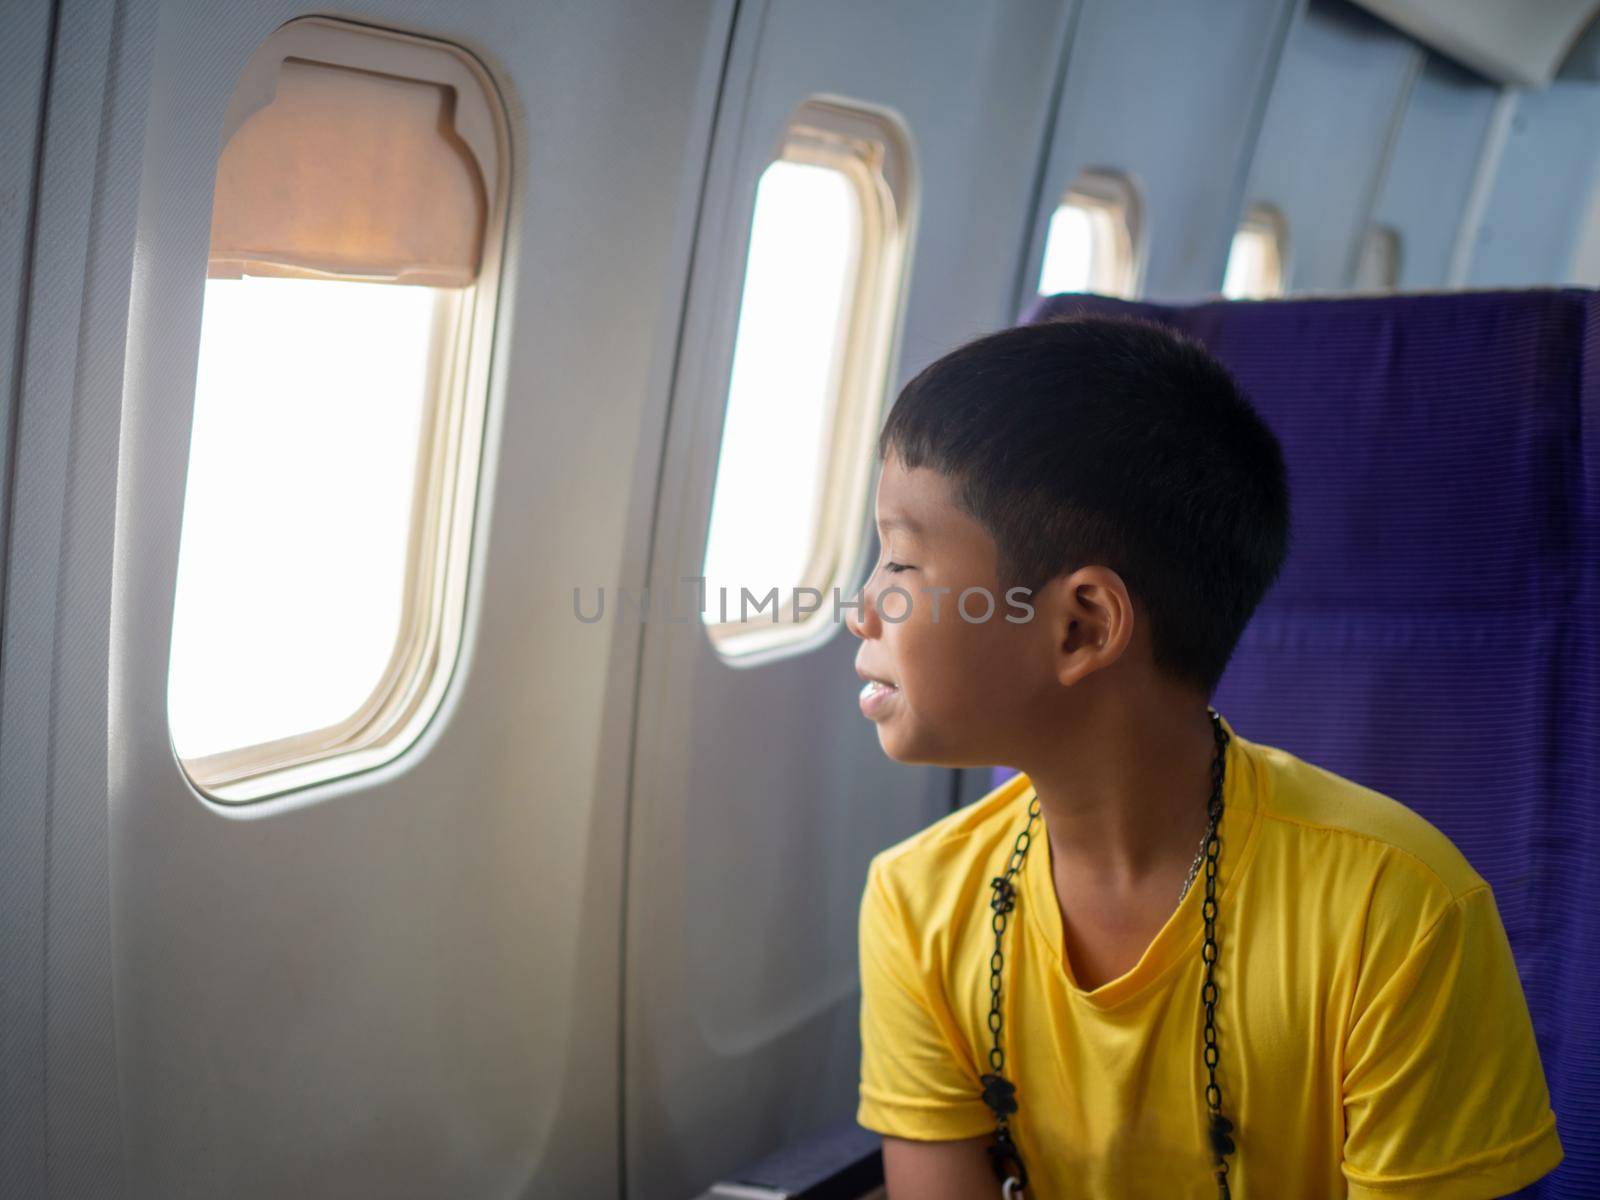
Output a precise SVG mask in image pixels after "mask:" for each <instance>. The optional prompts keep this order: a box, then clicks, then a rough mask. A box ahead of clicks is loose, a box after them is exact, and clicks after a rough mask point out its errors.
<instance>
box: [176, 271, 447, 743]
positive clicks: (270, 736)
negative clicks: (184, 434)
mask: <svg viewBox="0 0 1600 1200" xmlns="http://www.w3.org/2000/svg"><path fill="white" fill-rule="evenodd" d="M439 296H440V293H439V292H438V291H436V290H435V289H432V288H426V287H415V286H386V285H382V284H376V283H351V282H334V281H326V280H307V279H278V278H251V277H246V278H243V279H212V280H209V281H208V282H207V283H206V295H205V310H204V316H203V319H202V324H201V337H200V362H199V374H198V379H197V381H196V388H195V410H194V431H193V435H192V437H193V440H192V444H191V449H190V457H189V476H188V483H187V493H186V496H185V499H184V508H183V532H182V544H181V549H180V553H179V562H178V582H177V595H176V597H175V611H174V616H173V622H174V624H173V641H172V660H171V674H170V682H169V691H168V717H169V720H170V723H171V729H172V737H173V742H174V746H175V748H176V750H177V752H178V754H179V756H180V757H181V758H184V759H192V758H197V757H201V756H204V755H208V754H212V753H216V752H219V751H223V750H232V749H238V748H241V747H246V746H255V745H259V744H261V743H264V742H268V741H272V740H274V739H277V738H281V737H286V736H289V735H293V734H298V733H305V732H309V731H313V730H317V729H321V728H324V727H327V726H330V725H333V724H335V723H337V722H339V721H341V720H343V719H345V718H346V717H349V716H350V715H352V714H353V713H354V712H355V711H356V710H357V709H358V708H359V707H360V706H361V704H362V703H363V702H364V701H365V700H366V699H367V698H368V697H369V695H370V694H371V693H372V692H373V689H374V688H375V687H376V686H377V684H378V682H379V679H380V677H381V676H382V674H383V671H384V668H385V666H386V665H387V663H388V661H389V657H390V654H391V653H392V651H393V650H394V648H395V644H396V641H397V638H398V635H399V631H400V619H401V605H402V598H403V595H404V593H405V590H406V566H407V564H406V557H407V552H408V547H409V544H410V535H411V514H412V507H413V502H414V491H415V487H416V480H417V447H418V441H419V434H420V432H421V428H422V420H423V413H424V409H425V407H426V404H425V401H426V397H427V393H428V387H429V378H428V371H429V347H430V344H431V342H432V334H433V321H434V308H435V305H436V304H437V303H439V302H440V301H439Z"/></svg>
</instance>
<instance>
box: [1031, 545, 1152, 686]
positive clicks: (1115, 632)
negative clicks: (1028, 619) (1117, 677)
mask: <svg viewBox="0 0 1600 1200" xmlns="http://www.w3.org/2000/svg"><path fill="white" fill-rule="evenodd" d="M1041 601H1042V602H1041ZM1034 603H1035V606H1036V607H1037V608H1039V610H1040V613H1041V615H1042V616H1043V618H1044V619H1045V620H1047V621H1049V622H1050V634H1051V637H1052V639H1053V644H1054V647H1055V655H1056V663H1055V668H1056V669H1055V674H1056V678H1057V680H1059V681H1060V683H1061V684H1062V685H1063V686H1065V687H1070V686H1072V685H1073V684H1075V683H1079V682H1081V681H1082V680H1083V679H1085V678H1087V677H1088V676H1089V675H1092V674H1093V673H1094V672H1096V671H1099V670H1102V669H1104V668H1106V667H1109V666H1110V665H1111V664H1112V663H1114V662H1116V661H1117V660H1118V659H1119V658H1121V657H1122V656H1123V654H1125V653H1126V652H1127V650H1128V647H1129V646H1130V645H1131V644H1132V642H1133V632H1134V627H1135V624H1136V615H1135V612H1134V606H1133V598H1132V596H1131V595H1130V594H1129V592H1128V588H1127V585H1126V584H1124V583H1123V582H1122V577H1121V576H1120V575H1118V574H1117V573H1116V572H1115V571H1113V570H1111V569H1110V568H1109V567H1100V566H1088V567H1080V568H1079V569H1078V570H1076V571H1074V572H1073V573H1072V574H1071V575H1068V576H1063V577H1061V578H1058V579H1053V580H1051V581H1050V583H1049V584H1047V585H1046V586H1045V587H1044V588H1042V589H1041V599H1040V600H1035V602H1034Z"/></svg>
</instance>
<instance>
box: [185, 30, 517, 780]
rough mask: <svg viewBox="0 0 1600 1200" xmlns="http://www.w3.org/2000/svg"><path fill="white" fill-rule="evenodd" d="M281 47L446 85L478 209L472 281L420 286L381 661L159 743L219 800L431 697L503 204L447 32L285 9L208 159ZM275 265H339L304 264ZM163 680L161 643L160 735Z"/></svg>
mask: <svg viewBox="0 0 1600 1200" xmlns="http://www.w3.org/2000/svg"><path fill="white" fill-rule="evenodd" d="M291 57H294V58H302V59H309V60H311V61H315V62H326V63H330V64H333V65H337V66H341V67H349V68H355V69H358V70H365V71H373V72H377V73H380V74H385V75H392V76H399V77H401V78H407V79H416V80H418V81H420V82H427V83H437V84H441V85H443V86H447V87H451V88H453V89H454V90H455V113H456V120H457V129H456V132H457V134H458V136H460V137H461V138H462V140H463V141H465V142H466V143H467V144H468V145H469V147H470V148H471V149H472V151H473V153H474V157H475V159H476V165H477V168H478V170H479V172H480V176H481V181H482V183H483V185H484V193H485V198H486V201H487V210H486V214H485V221H484V230H483V242H482V250H481V254H480V258H479V265H478V272H477V276H476V279H475V282H473V283H472V284H470V285H467V286H464V287H461V288H444V287H440V288H435V289H433V290H434V292H435V307H434V320H433V341H432V344H431V347H430V353H429V367H428V378H427V391H426V394H425V397H424V400H423V416H422V428H421V429H420V430H419V431H418V447H417V464H416V475H415V482H414V484H413V490H412V507H411V517H410V535H409V537H408V541H407V549H406V572H405V579H406V588H405V592H404V593H403V595H402V596H401V609H400V624H399V632H398V634H397V636H396V641H395V646H394V648H393V650H392V651H391V654H390V657H389V660H388V663H387V664H386V666H385V668H384V670H383V671H382V673H381V674H380V676H379V678H378V681H377V683H376V684H375V685H374V687H373V689H372V691H371V692H370V693H369V694H368V696H367V699H366V700H365V701H364V702H363V703H362V704H361V705H360V706H359V707H358V708H357V709H356V711H355V712H353V713H352V714H350V716H348V717H346V718H345V719H343V720H341V721H339V722H336V723H334V724H332V725H328V726H324V727H322V728H319V729H312V730H306V731H303V732H301V733H297V734H292V735H289V736H286V737H282V738H278V739H274V740H272V741H269V742H263V743H258V744H256V745H252V746H243V747H238V748H235V749H230V750H224V751H219V752H216V753H212V754H206V755H200V756H196V757H194V758H188V759H185V758H184V757H183V756H182V755H181V754H180V753H179V751H178V749H177V746H176V744H175V743H172V744H171V750H172V753H173V758H174V760H175V761H176V762H177V763H178V765H179V767H180V769H181V770H182V771H183V773H184V775H185V777H186V778H187V779H188V780H189V782H190V783H191V784H192V785H193V786H194V787H195V788H196V789H197V790H198V791H199V792H200V793H201V794H202V795H204V796H206V797H207V798H209V799H211V800H214V801H216V802H218V803H220V804H227V805H237V804H245V803H251V802H255V801H260V800H265V799H268V798H270V797H275V796H278V795H281V794H283V793H285V792H289V791H294V790H298V789H302V788H305V787H310V786H313V785H316V784H320V783H325V782H329V781H332V780H335V779H341V778H344V777H346V776H349V775H354V774H356V773H358V772H362V771H367V770H371V769H373V768H375V767H379V766H382V765H383V764H385V763H388V762H391V761H393V760H394V759H396V758H398V757H399V756H400V755H401V754H403V753H404V752H405V750H406V749H408V748H409V747H410V746H411V745H412V744H414V743H415V742H416V740H417V738H418V737H419V736H420V735H421V733H422V731H423V729H424V728H425V727H426V726H427V724H428V723H429V722H430V721H431V720H432V719H433V717H434V715H435V714H436V713H437V711H438V709H439V706H440V703H441V701H442V700H443V696H444V692H445V689H446V688H447V687H448V685H449V682H450V679H451V677H452V675H453V673H454V669H455V666H456V664H457V662H458V659H459V656H460V649H461V642H462V639H463V636H464V632H465V630H464V623H465V615H466V613H465V609H466V598H467V595H466V594H467V574H468V567H469V560H470V557H471V544H472V529H473V524H474V521H475V516H476V509H477V492H478V481H479V477H480V475H481V471H482V465H483V464H482V452H483V443H484V432H485V421H486V417H487V412H488V392H489V371H490V360H491V357H492V352H493V327H494V320H495V312H496V307H497V301H498V293H499V288H500V277H501V269H502V265H503V263H502V256H503V250H504V239H505V227H506V222H507V214H508V209H509V197H510V170H509V165H510V134H509V129H510V122H509V119H508V116H507V113H506V109H505V104H504V100H503V98H502V96H501V94H500V91H499V89H498V88H497V87H496V85H495V83H494V80H493V78H492V77H491V76H490V74H489V72H488V70H487V68H486V67H484V65H483V64H482V63H481V62H480V61H479V60H478V59H476V58H475V57H474V56H473V55H472V54H471V53H470V51H468V50H466V49H465V48H463V47H461V46H458V45H455V44H453V43H450V42H446V41H442V40H439V39H435V38H428V37H422V36H419V35H416V34H411V33H404V32H401V31H398V30H391V29H386V28H380V27H377V26H370V25H365V24H358V23H356V22H351V21H344V20H337V19H334V18H329V17H320V16H317V17H302V18H297V19H295V20H292V21H289V22H287V23H285V24H284V25H282V26H280V27H279V28H278V29H277V30H275V31H274V32H273V33H272V34H271V35H269V36H268V37H267V38H266V39H265V40H264V41H263V42H262V44H261V45H260V46H259V47H258V48H257V50H256V51H255V53H254V54H253V55H252V56H251V58H250V60H249V62H248V63H247V64H246V66H245V68H244V70H243V71H242V72H241V74H240V78H239V82H238V84H237V85H236V87H235V92H234V96H233V99H232V102H231V103H230V105H229V110H228V118H227V123H226V126H225V133H224V136H223V138H222V139H221V141H220V143H219V145H218V151H217V153H218V164H219V166H220V161H221V155H222V152H223V150H224V149H225V148H226V146H227V142H228V139H229V137H231V135H232V132H233V131H234V130H236V129H237V128H238V127H239V125H241V124H242V123H243V121H244V120H245V118H247V117H248V116H249V115H250V114H251V113H253V112H254V111H256V110H257V109H259V108H261V107H263V106H264V105H265V104H267V103H270V100H271V97H272V86H273V82H274V80H275V78H276V74H277V70H278V68H279V66H280V65H281V63H282V62H283V60H284V59H286V58H291ZM468 89H470V92H468ZM464 93H467V94H464ZM468 94H470V96H471V97H472V99H471V100H470V101H469V99H468ZM478 98H481V101H482V103H481V104H479V103H477V102H476V101H477V100H478ZM215 177H216V173H215V171H214V172H213V179H215ZM208 273H209V272H208ZM289 274H292V275H293V276H295V277H299V278H307V279H328V278H345V276H334V275H329V274H326V273H319V272H315V271H309V270H308V271H295V272H289ZM357 278H359V276H358V277H357ZM369 286H416V285H410V284H404V283H391V284H384V283H371V284H370V285H369ZM201 328H202V330H203V328H204V318H203V316H202V325H201ZM185 508H187V495H186V496H185ZM180 520H181V517H180ZM175 594H176V593H175ZM171 683H172V676H171V662H170V650H169V661H168V668H167V688H168V699H167V704H168V708H167V714H166V719H167V721H168V735H169V742H170V741H171V725H170V721H171V695H170V689H171Z"/></svg>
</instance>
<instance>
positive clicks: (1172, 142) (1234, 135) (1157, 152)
mask: <svg viewBox="0 0 1600 1200" xmlns="http://www.w3.org/2000/svg"><path fill="white" fill-rule="evenodd" d="M1302 8H1303V0H1239V2H1236V3H1232V4H1227V5H1173V4H1171V3H1167V2H1165V0H1084V2H1083V3H1082V5H1081V6H1080V12H1079V15H1078V18H1077V24H1076V27H1075V28H1074V30H1073V33H1072V40H1071V44H1070V46H1069V49H1068V59H1067V64H1066V80H1065V87H1064V88H1063V91H1062V96H1061V101H1060V105H1059V108H1058V111H1057V113H1056V122H1055V129H1054V133H1053V136H1052V138H1051V143H1050V147H1049V154H1048V157H1047V160H1046V165H1045V169H1044V174H1043V177H1042V180H1041V188H1040V196H1039V205H1038V208H1037V210H1036V213H1035V218H1034V221H1033V226H1032V236H1031V240H1030V242H1029V246H1028V251H1027V258H1026V263H1027V269H1026V270H1025V271H1024V274H1023V277H1022V280H1021V289H1020V295H1019V308H1020V307H1026V305H1027V303H1028V301H1029V300H1030V299H1031V298H1032V297H1033V295H1034V294H1035V285H1036V284H1037V282H1038V278H1039V273H1038V267H1039V264H1040V262H1041V261H1042V260H1043V258H1044V246H1045V234H1046V232H1047V230H1048V229H1049V226H1050V216H1051V213H1052V212H1053V211H1054V210H1055V207H1056V204H1057V203H1058V202H1059V200H1060V198H1061V197H1062V196H1063V195H1065V194H1066V191H1067V189H1068V188H1069V187H1071V186H1072V183H1073V181H1074V180H1075V179H1077V178H1078V176H1079V175H1080V174H1081V173H1082V172H1083V171H1085V170H1093V169H1096V168H1110V169H1113V170H1116V171H1119V172H1121V173H1123V174H1125V175H1126V176H1128V177H1129V178H1130V179H1131V180H1132V182H1133V183H1134V186H1135V188H1136V189H1137V191H1138V194H1139V199H1140V207H1141V221H1142V225H1143V229H1142V231H1141V232H1142V239H1143V240H1144V242H1145V243H1146V247H1147V249H1146V254H1147V261H1146V265H1145V272H1144V288H1143V294H1144V295H1146V296H1148V297H1150V298H1152V299H1157V300H1167V299H1182V298H1186V297H1193V296H1203V295H1206V294H1208V293H1211V292H1215V291H1216V290H1217V288H1218V287H1219V286H1220V284H1221V281H1222V272H1223V268H1224V266H1225V264H1226V262H1227V258H1228V246H1229V244H1230V243H1231V241H1232V239H1233V230H1234V226H1235V225H1236V224H1237V223H1238V219H1239V212H1240V206H1241V196H1242V194H1243V191H1244V181H1245V175H1246V174H1247V172H1248V171H1249V168H1250V162H1251V158H1252V156H1253V154H1254V151H1255V147H1256V137H1257V134H1258V132H1259V130H1260V128H1261V120H1262V116H1263V114H1264V112H1265V111H1266V105H1267V97H1268V96H1269V94H1271V92H1272V84H1273V79H1274V77H1275V75H1276V74H1277V71H1278V66H1279V61H1280V56H1281V54H1282V50H1283V45H1284V40H1285V38H1286V37H1287V36H1288V33H1289V30H1290V28H1291V26H1292V24H1293V22H1294V19H1295V17H1296V15H1297V14H1298V13H1299V12H1300V11H1301V9H1302ZM1201 45H1204V46H1205V48H1206V49H1205V53H1204V54H1203V55H1199V54H1197V53H1196V48H1197V47H1198V46H1201ZM1201 63H1203V64H1204V65H1205V68H1206V69H1205V70H1203V71H1198V70H1195V69H1194V68H1195V66H1196V65H1197V64H1201Z"/></svg>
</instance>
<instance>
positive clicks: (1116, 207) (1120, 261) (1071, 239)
mask: <svg viewBox="0 0 1600 1200" xmlns="http://www.w3.org/2000/svg"><path fill="white" fill-rule="evenodd" d="M1137 212H1138V204H1137V202H1136V198H1135V194H1134V190H1133V188H1132V186H1131V185H1130V184H1129V183H1128V182H1127V180H1125V179H1123V178H1122V177H1120V176H1117V175H1112V174H1110V173H1107V172H1098V171H1097V172H1089V173H1087V174H1085V175H1083V176H1082V177H1080V178H1079V180H1078V182H1077V183H1075V184H1074V185H1073V186H1072V190H1071V191H1069V192H1068V193H1067V194H1066V196H1065V197H1063V199H1062V201H1061V203H1060V204H1059V205H1058V206H1057V207H1056V211H1055V212H1054V213H1052V214H1051V216H1050V228H1049V230H1048V231H1047V233H1046V234H1045V245H1044V263H1043V265H1042V266H1041V268H1040V271H1039V289H1038V290H1039V295H1041V296H1054V295H1057V294H1059V293H1061V292H1095V293H1097V294H1099V295H1102V296H1122V297H1124V298H1128V299H1131V298H1133V297H1134V296H1135V295H1136V294H1137V292H1138V255H1137V253H1136V248H1137V244H1138V237H1137Z"/></svg>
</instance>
